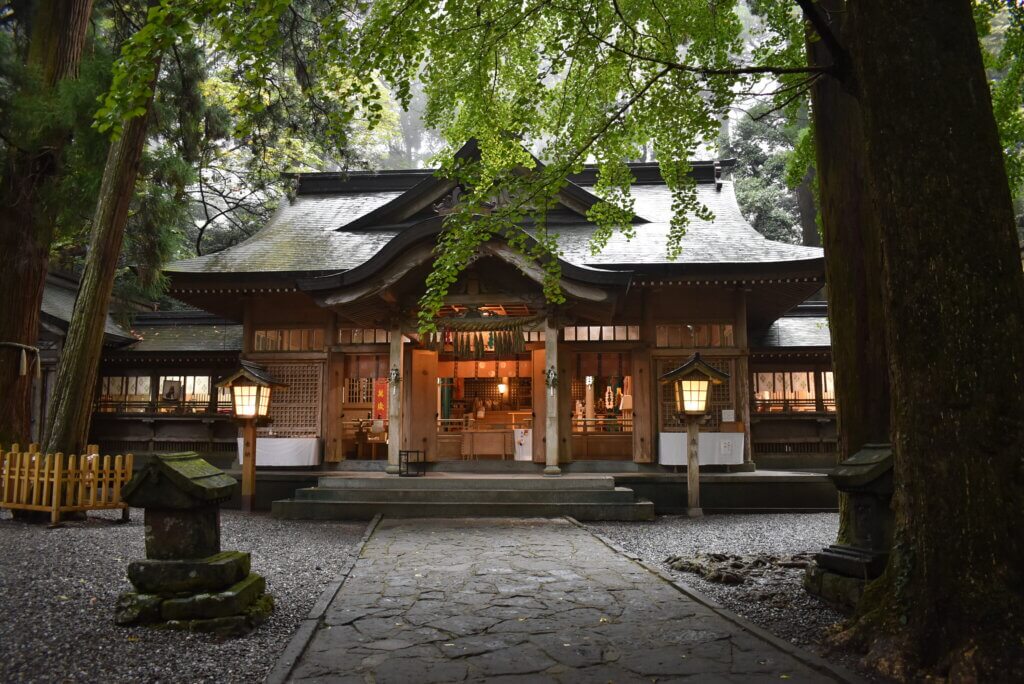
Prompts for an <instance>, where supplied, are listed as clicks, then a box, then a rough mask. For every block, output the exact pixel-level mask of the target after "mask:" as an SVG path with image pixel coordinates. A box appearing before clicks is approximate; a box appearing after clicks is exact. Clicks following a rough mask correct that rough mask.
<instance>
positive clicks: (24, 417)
mask: <svg viewBox="0 0 1024 684" xmlns="http://www.w3.org/2000/svg"><path fill="white" fill-rule="evenodd" d="M91 13H92V0H44V1H43V2H40V3H39V7H38V9H37V10H36V15H35V17H34V18H33V29H32V34H31V36H30V39H29V51H28V58H27V60H28V64H29V66H30V67H32V68H34V69H37V70H38V72H39V75H40V79H41V84H42V87H43V88H44V89H47V90H51V89H52V88H53V87H54V86H55V85H56V84H57V83H59V82H60V81H61V80H62V79H66V78H76V77H77V75H78V65H79V63H80V62H81V57H82V48H83V46H84V44H85V38H86V35H87V32H88V28H89V17H90V15H91ZM32 142H34V143H35V144H32ZM32 142H28V141H25V140H20V139H19V140H15V144H18V145H25V148H24V149H22V148H20V147H15V146H14V145H8V149H7V150H6V155H5V161H6V164H5V165H4V167H3V169H2V171H0V174H2V175H0V254H3V255H4V258H5V265H4V268H0V292H3V293H6V294H5V296H3V297H0V341H5V342H15V343H18V344H24V345H28V346H31V347H34V346H37V344H38V335H39V309H40V307H41V306H42V300H43V287H44V285H45V282H46V272H47V267H48V260H49V252H50V244H51V242H52V240H53V220H54V219H53V216H54V212H53V211H52V207H47V206H46V205H45V204H44V203H43V202H42V201H41V199H40V196H41V194H42V192H43V191H44V188H45V187H46V186H47V185H49V184H50V183H51V182H52V180H53V179H54V178H55V177H56V176H57V175H58V174H59V173H60V156H61V150H62V149H63V147H64V145H65V144H66V143H67V140H66V136H56V137H55V138H54V139H51V140H41V141H32ZM20 361H21V352H20V351H18V350H16V349H12V348H10V347H0V444H10V443H11V442H22V443H25V442H27V441H28V439H29V434H30V419H31V397H32V379H33V377H34V372H29V373H28V374H27V375H21V373H20ZM34 362H35V363H38V359H34Z"/></svg>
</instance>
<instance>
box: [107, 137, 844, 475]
mask: <svg viewBox="0 0 1024 684" xmlns="http://www.w3.org/2000/svg"><path fill="white" fill-rule="evenodd" d="M474 152H475V149H474V146H473V144H470V145H467V147H466V148H464V149H463V150H462V151H461V152H460V154H473V153H474ZM730 164H731V163H730V162H728V161H722V162H712V161H707V162H694V163H693V164H692V166H693V171H692V173H693V176H694V178H695V180H696V182H697V194H698V199H699V201H700V202H702V203H703V204H704V205H705V206H706V207H708V209H710V210H711V212H712V214H713V215H714V218H713V220H710V221H705V220H702V219H700V218H696V217H695V218H693V219H691V222H690V224H689V226H688V228H687V233H686V235H685V237H684V238H683V240H682V253H681V255H680V257H679V258H678V259H676V260H674V261H673V260H670V259H669V257H668V255H667V239H668V235H669V230H670V220H671V217H672V208H671V207H672V197H671V193H670V191H669V189H668V188H667V187H666V185H665V183H664V181H663V180H662V179H661V177H660V174H659V171H658V168H657V165H655V164H633V165H631V170H632V172H633V174H634V176H635V177H636V183H635V184H634V186H633V188H632V194H633V197H634V198H635V209H636V219H635V230H636V236H635V237H634V238H633V239H632V240H629V239H626V238H625V237H624V236H623V235H621V234H616V235H615V236H613V237H612V238H611V240H610V241H609V243H608V245H607V247H606V248H605V249H604V250H602V251H601V252H600V253H598V254H592V253H591V251H590V249H589V241H590V238H591V236H592V235H593V234H594V231H595V230H596V226H594V225H593V224H592V223H591V222H590V221H588V219H587V218H586V215H587V212H588V209H589V208H590V207H591V206H593V205H594V204H595V203H596V202H598V201H599V199H598V198H597V197H596V196H595V195H594V194H593V193H592V192H591V188H592V187H593V185H594V182H595V172H594V170H593V169H590V168H587V169H585V170H584V171H583V172H582V173H580V174H575V175H573V176H570V177H569V178H568V182H567V184H566V185H565V187H564V188H563V189H562V190H561V192H560V194H559V196H558V204H557V206H556V207H554V208H553V209H551V211H550V212H549V215H548V230H549V232H550V233H552V234H556V235H557V236H558V237H557V239H558V246H559V249H560V252H561V258H560V264H559V265H560V267H561V282H560V285H561V289H562V292H563V293H564V295H565V298H566V301H565V302H564V303H562V304H558V305H552V304H550V303H548V302H546V301H545V298H544V295H543V279H544V269H543V268H542V266H541V265H539V264H537V263H534V262H532V261H530V260H529V259H527V258H525V257H523V256H522V255H521V254H520V253H519V252H518V251H516V250H514V249H512V248H511V247H510V246H509V245H508V244H507V243H506V242H505V241H504V240H503V239H493V240H491V241H490V242H487V243H486V244H483V245H481V246H480V247H479V248H478V249H477V251H476V253H475V254H474V256H473V258H472V260H471V263H469V264H468V265H467V267H466V269H465V271H464V272H463V273H462V275H461V276H460V278H459V279H458V281H457V282H456V283H455V285H454V286H453V287H452V288H451V290H450V292H449V293H448V295H447V298H446V300H445V303H444V306H443V308H442V309H441V312H440V315H439V316H438V318H437V321H436V323H437V329H438V332H437V333H436V334H432V335H429V336H426V337H423V336H421V335H420V334H419V333H418V332H417V329H416V320H417V306H418V302H419V300H420V297H421V296H422V294H423V292H424V287H425V285H424V283H425V279H426V276H427V274H428V273H429V271H430V268H431V264H432V261H433V255H434V250H435V248H436V244H437V239H438V235H439V234H440V232H441V230H442V228H443V223H444V220H445V215H444V211H443V207H444V206H446V205H449V204H450V203H451V202H452V201H453V199H455V198H457V196H458V192H459V189H458V188H457V186H456V184H455V183H454V182H452V181H449V180H446V179H444V178H441V177H438V176H436V175H435V174H434V172H433V171H431V170H416V171H393V172H379V173H352V174H348V175H341V174H333V173H309V174H299V175H298V176H297V195H296V197H295V198H294V200H292V201H285V202H284V203H283V204H282V206H281V207H280V208H279V209H278V210H277V212H276V213H275V215H274V216H273V217H272V218H271V220H270V221H269V222H268V224H267V225H266V226H265V227H264V228H263V229H262V230H261V231H260V232H259V233H257V234H256V235H254V236H253V237H251V238H250V239H248V240H247V241H245V242H243V243H241V244H239V245H236V246H234V247H231V248H228V249H226V250H223V251H221V252H218V253H215V254H210V255H207V256H202V257H198V258H194V259H189V260H185V261H178V262H175V263H172V264H170V265H169V266H168V267H167V269H166V273H167V275H168V276H169V278H170V282H171V294H172V295H173V296H174V297H176V298H178V299H180V300H182V301H184V302H186V303H188V304H190V305H193V306H195V307H198V308H199V309H202V310H204V311H205V312H208V314H209V317H210V318H211V320H215V321H216V322H217V324H218V325H220V326H221V327H222V328H223V327H224V326H228V327H230V328H232V334H233V335H236V336H237V337H238V338H240V341H239V345H238V346H239V347H240V348H239V349H238V350H237V352H236V353H237V355H238V356H240V357H241V358H244V359H248V360H251V361H255V362H258V363H260V364H261V365H263V366H265V367H266V369H267V370H268V372H269V373H270V374H271V375H272V376H273V377H274V378H275V379H276V380H278V381H280V382H281V383H283V384H284V385H286V387H285V388H283V389H281V390H280V391H279V392H278V393H276V394H275V396H274V399H273V401H272V404H271V408H270V413H271V417H272V422H271V424H270V425H268V426H266V427H261V428H260V433H259V437H260V439H259V440H258V443H257V464H258V465H280V466H326V465H327V464H338V465H339V466H341V467H343V462H345V461H378V462H381V464H382V465H385V464H384V463H383V462H384V461H386V468H387V470H388V471H389V472H393V471H395V470H397V465H398V453H399V451H400V450H416V451H422V452H424V454H425V458H426V460H427V461H430V462H442V461H495V460H506V461H522V462H524V465H523V466H522V468H528V466H526V465H525V463H533V464H535V465H534V466H529V467H535V468H536V470H537V472H541V471H543V472H546V473H549V474H554V473H557V472H559V470H560V469H564V467H565V466H566V464H569V463H573V462H581V461H622V462H632V463H635V464H649V466H646V467H650V468H655V469H657V468H658V466H659V465H661V466H670V465H675V464H678V463H681V462H683V461H682V459H685V454H684V448H683V439H684V436H685V426H684V425H682V424H681V423H680V421H679V419H678V417H677V416H676V415H675V412H674V410H673V408H672V407H673V404H672V397H671V395H670V394H669V392H670V389H669V388H664V387H661V386H659V384H658V382H657V378H658V377H659V376H661V375H662V374H664V373H665V372H667V371H668V370H671V369H672V368H675V367H676V366H678V365H680V364H681V363H682V362H683V361H685V360H686V359H687V358H688V357H689V356H690V355H691V354H692V353H693V352H695V351H699V352H700V353H701V355H702V358H703V359H704V360H706V361H707V362H708V363H709V364H711V365H712V366H714V367H715V368H717V369H720V370H722V371H724V372H726V373H728V375H729V380H728V381H727V382H725V383H723V384H721V385H717V386H715V387H714V389H713V393H712V396H711V400H710V415H709V417H708V419H707V420H706V421H705V423H704V424H703V425H702V426H701V431H702V432H701V438H700V457H701V462H702V463H709V464H725V465H732V466H736V467H740V468H742V467H744V464H745V465H746V466H747V467H753V464H754V462H755V460H756V461H757V462H759V463H762V464H765V465H771V464H772V463H773V459H774V463H775V464H777V465H781V466H789V465H808V466H813V465H818V464H819V462H821V463H827V462H828V460H829V459H831V457H832V452H833V451H834V442H835V421H834V398H833V394H832V374H831V366H830V359H829V353H828V349H829V336H828V329H827V325H826V324H825V323H824V321H825V318H824V310H823V309H822V308H821V307H815V306H813V305H805V304H804V302H805V300H807V299H808V298H809V297H811V296H812V295H814V294H815V293H816V292H818V291H819V290H820V289H821V288H822V286H823V283H824V263H823V257H822V252H821V250H820V249H817V248H811V247H803V246H797V245H789V244H783V243H778V242H773V241H770V240H767V239H765V238H764V237H762V236H761V235H760V234H758V233H757V232H756V231H754V230H753V229H752V228H751V227H750V225H749V224H748V223H747V222H746V221H745V220H744V218H743V217H742V215H741V213H740V211H739V208H738V206H737V204H736V200H735V197H734V194H733V188H732V183H731V182H730V181H728V180H725V179H724V178H723V172H727V171H728V170H729V168H730ZM522 229H523V230H524V231H526V232H527V233H529V230H530V227H529V226H523V227H522ZM204 315H207V314H194V316H204ZM151 318H152V317H151ZM186 322H187V323H190V324H192V325H193V327H194V324H195V321H191V322H189V321H186ZM158 323H159V321H155V320H150V321H148V325H149V326H150V328H149V329H148V332H146V334H144V335H142V337H144V338H148V340H149V342H148V344H152V343H153V341H154V340H156V339H158V338H157V337H156V336H155V334H158V333H159V332H160V331H157V330H156V328H157V327H158ZM143 327H145V326H143ZM161 330H162V331H163V333H164V334H165V336H166V335H170V336H171V337H172V338H175V339H178V340H179V341H180V342H182V346H187V345H186V344H184V340H182V338H181V333H180V330H179V329H177V328H174V327H165V328H162V329H161ZM176 330H177V331H178V332H175V331H176ZM154 331H156V333H154ZM235 331H237V332H235ZM165 339H166V337H165ZM139 344H140V349H139V350H136V351H133V350H132V349H131V348H127V349H122V350H115V351H112V352H111V353H109V354H107V355H106V356H105V358H104V367H103V369H102V371H101V375H103V376H104V382H106V381H107V378H108V377H110V378H120V380H118V382H117V384H116V385H114V384H108V385H104V387H103V388H101V390H100V397H98V402H99V403H98V405H97V406H98V409H97V410H98V413H97V418H106V419H108V422H107V423H106V425H107V426H108V427H107V428H104V427H103V426H104V422H103V420H98V421H94V423H96V424H97V425H98V427H96V426H95V425H94V432H96V431H97V430H100V431H103V430H104V429H107V430H108V433H109V434H107V435H98V436H97V437H95V439H97V440H98V441H100V443H101V444H102V443H103V442H104V441H110V440H117V439H122V440H123V439H125V438H124V437H123V436H121V437H119V436H118V434H117V430H116V429H113V428H110V427H109V426H111V425H114V423H112V422H110V419H112V418H113V416H112V415H111V410H112V411H113V412H114V413H117V412H118V411H121V409H118V408H116V407H117V406H120V405H121V404H118V396H114V395H115V394H116V393H117V392H121V393H122V395H121V396H122V397H123V396H124V394H123V393H124V392H127V391H128V390H122V389H121V388H122V387H129V383H130V382H131V378H132V377H138V376H139V375H140V374H141V375H146V374H147V373H145V372H143V370H142V369H143V368H144V367H145V366H146V358H147V357H146V355H145V354H144V353H143V349H142V348H141V347H145V345H146V344H147V341H146V339H144V340H143V341H142V342H140V343H139ZM163 351H164V352H165V353H169V352H170V351H172V350H171V349H170V348H169V347H164V348H163ZM218 354H221V355H223V350H218ZM193 355H195V350H193ZM150 356H152V355H150ZM196 358H199V357H198V356H197V357H196ZM236 358H237V357H236ZM208 365H209V368H206V367H203V368H198V366H197V368H196V369H195V370H193V371H182V372H183V373H185V375H183V376H182V378H181V381H182V382H184V386H182V387H180V388H179V391H180V392H181V394H182V397H181V399H180V401H182V402H184V403H185V404H187V403H188V402H189V393H190V391H191V392H192V393H193V394H194V396H193V397H192V398H193V399H195V398H196V397H198V399H197V400H196V401H193V404H192V405H193V407H194V412H193V413H189V412H187V411H186V412H185V413H189V415H190V417H193V418H198V417H200V416H206V417H207V418H209V417H210V416H217V414H223V412H224V410H223V408H224V407H223V403H224V402H223V399H224V398H223V397H221V398H217V397H216V396H215V394H216V393H215V392H213V391H212V389H211V388H212V387H213V384H214V383H215V382H216V380H217V379H218V378H219V376H221V375H223V374H224V373H225V368H224V359H222V358H220V357H218V358H217V359H216V364H212V363H211V364H208ZM179 367H182V366H180V365H179ZM189 372H191V373H194V374H195V375H194V377H196V378H200V377H202V378H205V380H204V382H205V383H206V384H205V385H203V386H202V387H205V392H206V394H203V393H202V388H200V387H199V385H195V382H198V380H197V381H194V383H193V384H194V385H195V386H194V387H193V388H192V389H191V390H190V389H189V386H188V382H189V379H188V378H190V377H193V376H191V375H188V374H187V373H189ZM133 374H134V375H133ZM164 374H166V372H164ZM148 375H149V377H148V378H147V382H146V385H145V392H142V391H141V390H138V392H139V393H141V394H146V393H148V394H149V395H151V397H152V402H153V403H151V404H148V405H147V408H145V409H140V412H141V413H152V414H154V415H157V416H159V414H160V407H159V401H160V395H161V394H162V392H163V389H164V388H163V385H164V384H165V383H166V378H165V377H164V375H161V372H157V371H155V370H150V371H149V372H148ZM168 377H169V375H168ZM131 386H132V387H141V386H139V385H131ZM141 398H142V399H149V397H148V396H142V397H141ZM104 402H106V403H104ZM204 402H206V403H205V404H204ZM104 406H106V407H111V406H113V407H115V408H113V409H109V410H105V409H104V408H103V407H104ZM165 408H167V409H168V412H169V413H172V414H173V413H175V411H176V410H177V405H170V404H168V405H166V406H165ZM122 413H123V412H122ZM121 417H122V418H130V417H131V416H125V415H121ZM119 429H123V428H119ZM224 429H229V428H226V427H225V428H224ZM222 432H223V430H222ZM759 432H760V433H763V435H764V440H763V441H759V440H758V433H759ZM181 434H184V433H181ZM210 434H212V433H210ZM218 434H219V435H220V437H219V439H220V441H221V442H223V447H224V449H225V451H229V450H231V449H232V448H233V446H234V445H233V440H234V439H235V436H234V433H233V431H232V432H231V434H230V435H227V434H226V433H224V434H221V433H218ZM211 439H212V438H211ZM211 443H212V442H211ZM759 445H762V446H759ZM772 445H775V447H777V449H775V447H773V446H772ZM773 449H775V451H774V452H773ZM624 465H625V464H624ZM332 467H336V466H332Z"/></svg>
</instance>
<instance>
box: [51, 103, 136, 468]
mask: <svg viewBox="0 0 1024 684" xmlns="http://www.w3.org/2000/svg"><path fill="white" fill-rule="evenodd" d="M151 107H152V96H151V97H150V101H149V104H148V105H147V108H146V110H147V111H146V114H144V115H142V116H139V117H135V118H133V119H131V120H130V121H128V122H127V123H126V124H125V127H124V131H123V132H122V134H121V137H120V138H119V139H118V140H116V141H115V142H114V143H113V144H112V145H111V146H110V152H109V153H108V155H107V162H106V166H105V167H104V169H103V181H102V184H101V185H100V195H99V199H98V201H97V204H96V214H95V216H94V218H93V224H92V235H91V238H90V242H89V253H88V255H87V257H86V262H85V274H84V275H83V277H82V284H81V286H80V288H79V291H78V298H77V299H76V300H75V310H74V313H73V314H72V316H71V324H70V326H69V327H68V334H67V338H66V340H65V343H64V349H63V351H62V352H61V356H60V361H59V363H58V365H57V377H56V380H55V381H54V386H53V397H52V399H51V403H50V410H49V411H48V416H47V425H46V432H45V435H46V436H45V439H44V444H45V450H46V451H47V452H49V453H56V452H64V453H82V452H83V448H84V447H85V446H86V441H87V439H88V436H89V420H90V418H91V417H92V408H93V406H92V404H93V402H92V399H93V394H94V392H95V388H96V377H97V374H98V372H99V364H100V356H101V355H102V353H103V334H104V327H105V326H104V323H105V321H106V319H107V312H108V309H109V307H110V295H111V293H112V292H113V289H114V276H115V275H116V272H117V265H118V261H119V260H120V258H121V245H122V243H123V242H124V230H125V224H126V223H127V222H128V208H129V206H130V204H131V201H132V197H133V196H134V194H135V181H136V179H137V178H138V175H139V163H140V160H141V159H142V151H143V148H144V146H145V144H146V124H147V121H148V119H149V110H150V109H151Z"/></svg>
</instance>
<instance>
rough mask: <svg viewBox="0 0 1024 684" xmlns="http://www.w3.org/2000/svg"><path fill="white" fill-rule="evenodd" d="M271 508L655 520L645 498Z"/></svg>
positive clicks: (305, 503)
mask: <svg viewBox="0 0 1024 684" xmlns="http://www.w3.org/2000/svg"><path fill="white" fill-rule="evenodd" d="M271 510H272V513H273V516H274V517H275V518H280V519H285V520H369V519H370V518H372V517H374V516H375V515H377V514H378V513H379V514H382V515H384V516H388V517H394V518H466V517H470V518H486V517H491V518H496V517H498V518H556V517H561V516H566V515H568V516H572V517H574V518H576V519H577V520H623V521H636V520H654V504H652V503H651V502H650V501H646V500H641V501H633V502H631V503H551V502H548V503H508V502H503V503H495V502H488V501H472V502H460V503H450V502H438V501H433V502H423V501H416V502H412V501H379V500H378V501H372V502H345V501H315V500H302V499H285V500H283V501H275V502H274V503H273V507H272V509H271Z"/></svg>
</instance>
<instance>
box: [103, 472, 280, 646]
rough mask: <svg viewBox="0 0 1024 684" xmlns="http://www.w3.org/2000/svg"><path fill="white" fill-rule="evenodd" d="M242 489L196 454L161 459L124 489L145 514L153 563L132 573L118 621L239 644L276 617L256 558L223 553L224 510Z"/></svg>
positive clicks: (137, 564)
mask: <svg viewBox="0 0 1024 684" xmlns="http://www.w3.org/2000/svg"><path fill="white" fill-rule="evenodd" d="M237 486H238V485H237V483H236V482H235V480H234V478H231V477H228V476H227V475H225V474H224V473H223V472H221V471H220V470H218V469H216V468H214V467H213V466H211V465H210V464H209V463H207V462H206V461H204V460H203V459H201V458H199V457H198V456H197V455H196V454H194V453H188V454H170V455H161V456H157V457H155V458H154V459H153V461H151V462H150V464H149V466H147V468H146V469H145V470H143V471H142V472H140V473H139V474H138V475H136V476H135V477H134V478H133V479H132V481H131V482H129V483H128V485H127V486H126V487H125V489H124V491H123V494H122V495H123V496H124V499H125V501H127V502H128V503H129V504H130V505H132V506H141V507H142V508H145V511H146V513H145V521H146V560H140V561H133V562H132V563H130V564H129V565H128V579H129V580H130V581H131V583H132V586H134V587H135V591H134V592H129V593H126V594H122V595H121V597H120V598H119V599H118V602H117V610H116V612H115V616H114V621H115V622H117V624H119V625H134V624H144V625H157V626H160V627H164V628H170V629H182V630H188V631H193V632H215V633H218V634H222V635H225V636H239V635H242V634H246V633H248V632H250V631H251V630H252V629H253V628H255V627H256V626H257V625H258V624H260V623H261V622H262V621H263V620H264V619H266V617H267V616H268V615H269V614H270V612H271V610H272V609H273V605H274V603H273V599H272V598H271V597H270V596H269V595H267V594H266V593H265V592H266V581H265V580H264V579H263V577H261V576H260V575H257V574H255V573H252V572H250V570H249V568H250V560H249V554H248V553H243V552H240V551H224V552H221V550H220V508H219V507H220V504H221V503H223V502H224V501H226V500H227V499H228V498H230V497H231V494H232V492H233V490H234V488H235V487H237Z"/></svg>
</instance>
